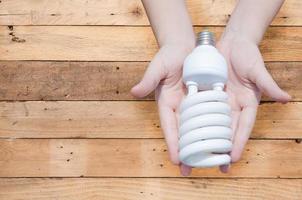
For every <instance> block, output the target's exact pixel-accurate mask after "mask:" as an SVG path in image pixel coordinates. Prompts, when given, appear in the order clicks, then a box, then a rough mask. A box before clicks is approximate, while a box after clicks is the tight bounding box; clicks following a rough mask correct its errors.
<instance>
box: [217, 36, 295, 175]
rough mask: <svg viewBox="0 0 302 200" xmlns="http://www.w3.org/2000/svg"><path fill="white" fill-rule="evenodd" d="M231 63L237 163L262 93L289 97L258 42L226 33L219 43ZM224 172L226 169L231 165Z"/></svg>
mask: <svg viewBox="0 0 302 200" xmlns="http://www.w3.org/2000/svg"><path fill="white" fill-rule="evenodd" d="M217 48H218V50H219V51H220V52H221V53H222V54H223V56H224V57H225V59H226V61H227V63H228V76H229V77H228V82H227V85H226V91H227V93H228V95H229V103H230V106H231V109H232V116H231V117H232V130H233V149H232V152H231V159H232V162H237V161H238V160H239V159H240V157H241V154H242V152H243V150H244V146H245V145H246V143H247V141H248V138H249V136H250V133H251V131H252V128H253V126H254V123H255V119H256V113H257V107H258V104H259V101H260V99H261V93H265V94H266V95H267V96H269V97H271V98H272V99H273V100H275V101H278V102H282V103H286V102H288V101H289V100H290V98H291V97H290V96H289V95H288V94H287V93H286V92H284V91H283V90H281V89H280V88H279V87H278V85H277V83H276V82H275V81H274V80H273V78H272V77H271V75H270V74H269V73H268V71H267V70H266V68H265V65H264V61H263V58H262V56H261V53H260V51H259V49H258V46H257V45H256V44H255V42H252V41H251V40H249V39H247V38H244V37H242V36H239V35H232V34H229V33H226V34H224V35H223V36H222V38H221V40H220V41H219V42H218V44H217ZM220 169H221V171H223V172H227V169H228V166H222V167H221V168H220Z"/></svg>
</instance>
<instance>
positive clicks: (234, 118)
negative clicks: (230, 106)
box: [231, 111, 240, 141]
mask: <svg viewBox="0 0 302 200" xmlns="http://www.w3.org/2000/svg"><path fill="white" fill-rule="evenodd" d="M239 116H240V111H232V113H231V118H232V124H231V129H232V138H231V140H232V141H233V140H234V138H235V134H236V131H237V128H238V121H239Z"/></svg>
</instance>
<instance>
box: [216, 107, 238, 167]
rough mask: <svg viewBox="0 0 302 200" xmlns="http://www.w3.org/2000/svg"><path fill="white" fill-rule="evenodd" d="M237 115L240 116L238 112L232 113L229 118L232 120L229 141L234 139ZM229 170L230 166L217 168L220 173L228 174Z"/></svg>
mask: <svg viewBox="0 0 302 200" xmlns="http://www.w3.org/2000/svg"><path fill="white" fill-rule="evenodd" d="M239 115H240V112H239V111H232V113H231V118H232V124H231V129H232V138H231V140H232V141H233V139H234V138H235V133H236V130H237V125H238V120H239ZM230 168H231V164H228V165H221V166H219V169H220V171H221V172H222V173H228V171H229V169H230Z"/></svg>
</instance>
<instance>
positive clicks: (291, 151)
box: [0, 139, 302, 178]
mask: <svg viewBox="0 0 302 200" xmlns="http://www.w3.org/2000/svg"><path fill="white" fill-rule="evenodd" d="M301 154H302V143H297V142H295V141H294V140H250V141H249V143H248V145H247V147H246V150H245V152H244V154H243V157H242V159H241V160H240V161H239V162H237V163H235V164H233V165H232V169H231V171H230V172H229V173H228V174H223V173H221V172H219V170H218V169H217V168H210V169H194V170H193V173H192V176H195V177H258V178H259V177H266V178H277V177H281V178H302V171H301V167H302V157H301ZM0 168H1V171H0V177H80V176H84V177H85V176H88V177H177V176H181V175H180V174H179V169H178V166H175V165H172V163H171V162H170V161H169V159H168V153H167V149H166V144H165V142H164V140H163V139H93V140H89V139H16V140H14V139H8V140H4V139H2V140H0Z"/></svg>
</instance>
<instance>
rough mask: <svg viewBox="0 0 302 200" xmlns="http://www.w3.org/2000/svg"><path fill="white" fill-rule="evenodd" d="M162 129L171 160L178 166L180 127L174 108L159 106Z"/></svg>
mask: <svg viewBox="0 0 302 200" xmlns="http://www.w3.org/2000/svg"><path fill="white" fill-rule="evenodd" d="M159 115H160V122H161V127H162V130H163V132H164V136H165V140H166V143H167V147H168V151H169V155H170V160H171V161H172V163H174V164H176V165H178V164H179V158H178V126H177V120H176V116H175V112H174V111H173V109H172V108H170V107H166V106H159Z"/></svg>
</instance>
